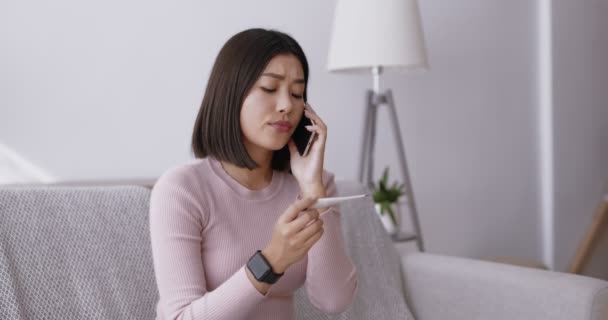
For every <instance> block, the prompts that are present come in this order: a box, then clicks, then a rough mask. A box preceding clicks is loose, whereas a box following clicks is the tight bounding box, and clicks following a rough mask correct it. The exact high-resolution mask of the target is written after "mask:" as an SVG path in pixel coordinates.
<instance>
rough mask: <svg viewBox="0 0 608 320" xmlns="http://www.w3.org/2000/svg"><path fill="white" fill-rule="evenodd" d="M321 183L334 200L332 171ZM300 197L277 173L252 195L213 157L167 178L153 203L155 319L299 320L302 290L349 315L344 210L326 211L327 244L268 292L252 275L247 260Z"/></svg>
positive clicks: (352, 276) (353, 277)
mask: <svg viewBox="0 0 608 320" xmlns="http://www.w3.org/2000/svg"><path fill="white" fill-rule="evenodd" d="M323 182H324V184H325V187H326V192H327V196H335V195H336V186H335V183H334V177H333V174H331V173H329V172H327V171H324V172H323ZM298 194H299V187H298V184H297V181H296V180H295V178H294V177H293V176H292V175H291V174H289V173H284V172H279V171H273V176H272V181H271V183H270V184H269V185H268V186H266V187H265V188H263V189H260V190H250V189H248V188H246V187H245V186H243V185H241V184H240V183H239V182H237V181H236V180H235V179H233V178H232V177H231V176H230V175H228V173H227V172H226V171H225V170H224V169H223V167H222V165H221V163H220V162H219V161H217V160H216V159H214V158H211V157H207V158H205V159H197V160H193V161H191V162H188V163H186V164H183V165H180V166H177V167H174V168H172V169H170V170H168V171H167V172H166V173H164V174H163V175H162V176H161V177H160V179H159V180H158V182H157V183H156V184H155V186H154V189H153V190H152V195H151V199H150V235H151V241H152V254H153V259H154V270H155V275H156V283H157V285H158V291H159V294H160V299H159V301H158V304H157V310H156V311H157V319H163V320H164V319H201V320H202V319H205V320H211V319H229V320H238V319H249V320H255V319H264V320H271V319H281V320H285V319H293V318H294V301H293V292H294V290H296V289H297V288H299V287H301V286H302V285H304V286H305V288H306V292H307V294H308V297H309V299H310V301H311V302H312V303H313V305H315V306H316V307H317V308H319V309H320V310H322V311H324V312H327V313H337V312H341V311H343V310H345V309H346V308H347V307H348V305H349V304H350V303H351V301H352V299H353V297H354V294H355V292H356V289H357V273H356V269H355V267H354V265H353V263H352V261H351V260H350V258H349V257H348V256H347V254H346V251H345V247H344V240H343V238H342V232H341V227H340V212H339V210H338V208H335V207H331V208H330V209H328V210H329V211H328V212H327V213H326V214H323V216H322V219H323V220H324V229H325V232H324V233H323V236H322V237H321V239H320V240H319V241H318V242H317V243H316V244H315V245H314V246H313V247H312V248H311V249H310V251H309V252H308V255H307V257H305V258H303V259H302V260H300V261H299V262H297V263H296V264H294V265H292V266H291V267H290V268H289V269H288V270H287V271H286V272H285V275H283V277H281V279H280V280H279V281H278V282H277V283H275V284H274V285H272V287H271V288H270V290H269V291H268V292H267V294H266V295H262V294H261V293H260V292H259V291H257V289H256V288H255V287H254V286H253V284H252V283H251V281H250V280H249V279H248V277H247V274H246V271H245V270H246V269H245V268H246V266H245V265H246V263H247V260H248V259H249V257H250V256H251V255H252V254H253V253H255V251H256V250H258V249H262V248H263V247H264V246H265V245H266V244H267V243H268V241H270V239H271V236H272V229H273V227H274V224H275V222H276V220H277V218H278V217H279V216H280V215H281V214H282V213H283V212H284V211H285V209H286V208H287V207H288V206H289V205H290V204H291V203H292V202H293V201H294V200H295V199H296V198H297V196H298Z"/></svg>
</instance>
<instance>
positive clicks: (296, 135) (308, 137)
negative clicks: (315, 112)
mask: <svg viewBox="0 0 608 320" xmlns="http://www.w3.org/2000/svg"><path fill="white" fill-rule="evenodd" d="M313 124H315V122H314V121H313V120H311V119H309V118H308V117H306V115H305V114H302V119H300V122H299V123H298V126H297V127H296V130H295V131H294V132H293V135H292V136H291V137H292V138H293V142H294V143H295V144H296V148H297V149H298V153H299V154H300V156H302V157H304V156H306V155H307V154H308V152H309V151H310V146H311V145H312V142H313V141H314V140H315V137H316V136H317V133H316V132H310V131H308V129H306V126H309V125H313Z"/></svg>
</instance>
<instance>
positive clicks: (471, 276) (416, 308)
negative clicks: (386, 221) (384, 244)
mask: <svg viewBox="0 0 608 320" xmlns="http://www.w3.org/2000/svg"><path fill="white" fill-rule="evenodd" d="M401 267H402V272H403V276H404V290H405V295H406V297H407V299H408V301H409V303H410V307H411V309H412V312H413V313H414V315H415V317H416V319H419V320H439V319H451V320H465V319H466V320H474V319H494V320H503V319H504V320H506V319H509V320H515V319H552V320H572V319H590V320H605V319H608V282H606V281H603V280H598V279H594V278H589V277H584V276H579V275H573V274H565V273H558V272H550V271H545V270H538V269H531V268H524V267H518V266H512V265H506V264H500V263H495V262H487V261H480V260H472V259H465V258H457V257H448V256H440V255H433V254H428V253H412V254H408V255H405V256H403V257H402V265H401Z"/></svg>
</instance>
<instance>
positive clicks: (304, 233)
mask: <svg viewBox="0 0 608 320" xmlns="http://www.w3.org/2000/svg"><path fill="white" fill-rule="evenodd" d="M322 229H323V220H321V219H317V220H316V221H314V222H313V223H311V224H310V225H308V226H307V227H305V228H304V229H302V230H301V231H300V232H298V233H297V234H296V235H295V237H294V240H295V241H296V242H297V243H302V244H305V243H306V241H308V239H310V238H311V237H313V236H314V235H315V234H317V233H318V232H319V231H320V230H322Z"/></svg>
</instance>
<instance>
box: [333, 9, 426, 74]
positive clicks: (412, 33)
mask: <svg viewBox="0 0 608 320" xmlns="http://www.w3.org/2000/svg"><path fill="white" fill-rule="evenodd" d="M372 67H383V68H384V69H389V68H398V69H427V68H428V61H427V56H426V48H425V45H424V37H423V34H422V27H421V24H420V12H419V10H418V3H417V1H416V0H338V1H337V5H336V11H335V15H334V24H333V30H332V35H331V42H330V45H329V57H328V65H327V68H328V69H329V70H330V71H337V72H341V71H346V72H352V71H354V72H357V71H367V72H369V71H370V68H372Z"/></svg>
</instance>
